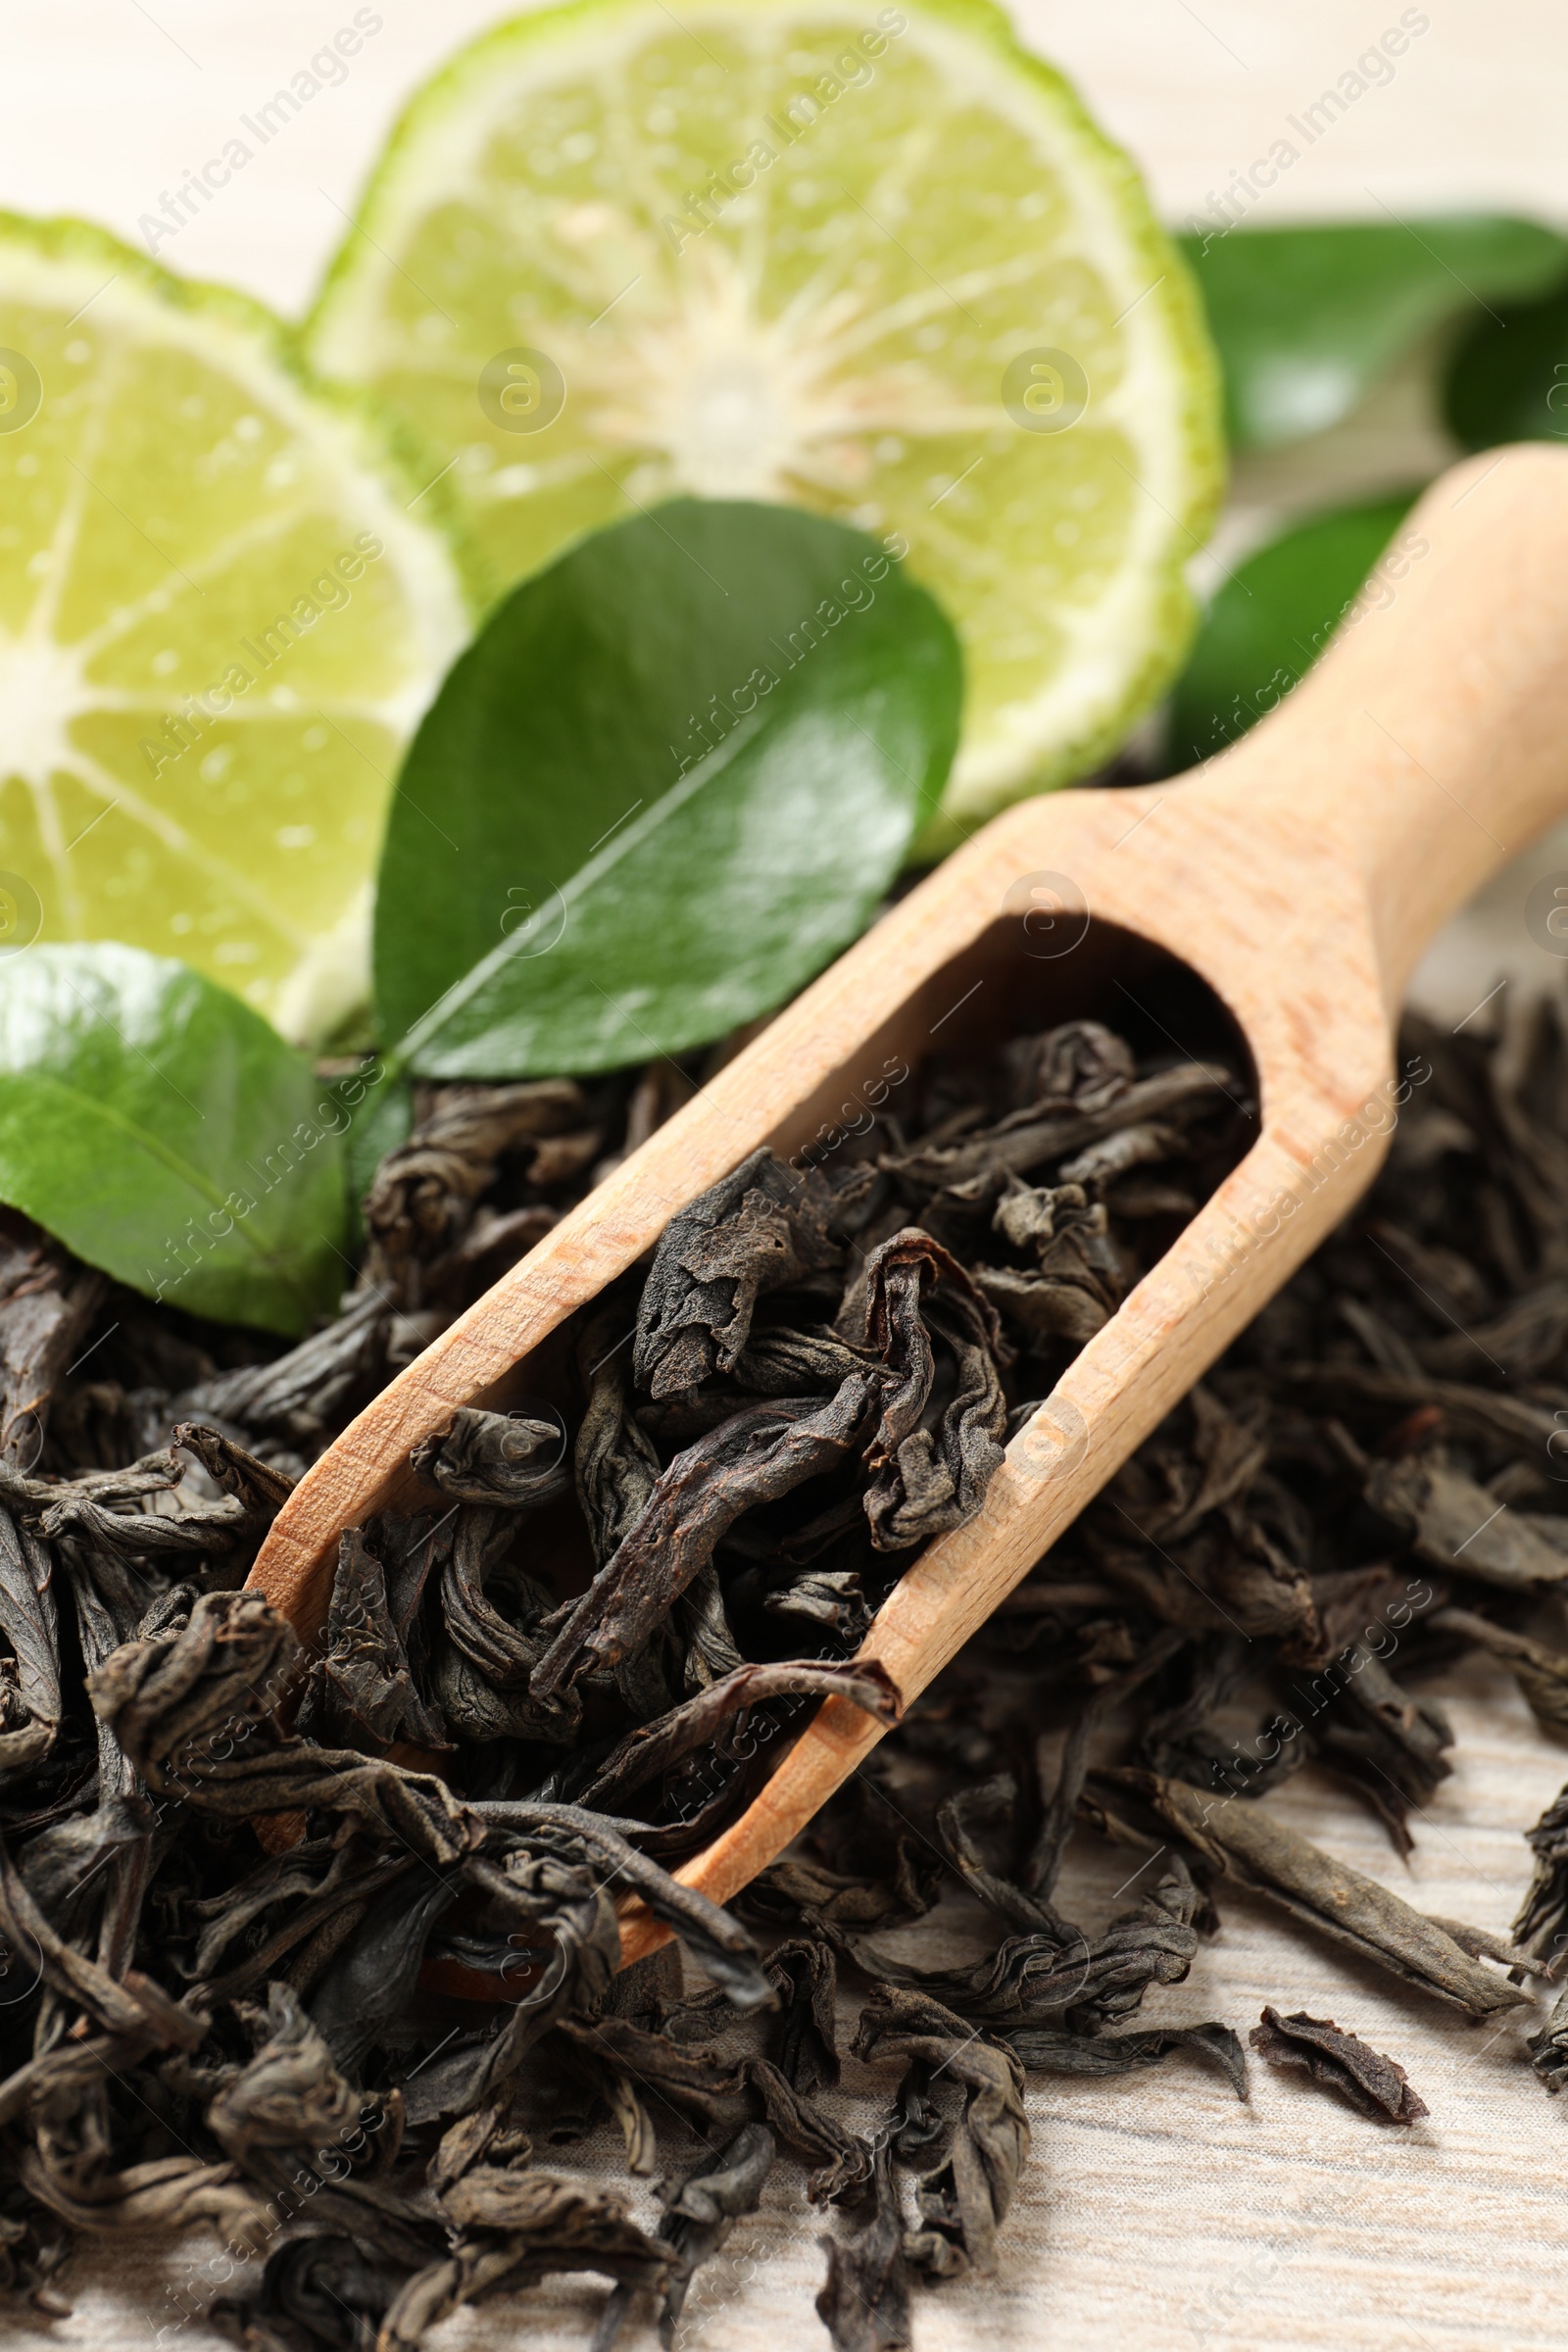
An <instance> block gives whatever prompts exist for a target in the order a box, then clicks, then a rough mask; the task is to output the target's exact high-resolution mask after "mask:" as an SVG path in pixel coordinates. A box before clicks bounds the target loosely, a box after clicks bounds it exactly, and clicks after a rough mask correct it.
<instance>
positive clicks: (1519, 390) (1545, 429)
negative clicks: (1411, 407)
mask: <svg viewBox="0 0 1568 2352" xmlns="http://www.w3.org/2000/svg"><path fill="white" fill-rule="evenodd" d="M1443 405H1444V412H1445V415H1446V418H1447V423H1448V429H1449V431H1450V432H1451V433H1452V434H1453V435H1454V438H1455V439H1456V440H1459V441H1462V442H1463V443H1464V446H1465V448H1466V449H1491V448H1493V447H1494V446H1495V444H1496V443H1497V442H1499V441H1561V440H1565V439H1568V286H1561V287H1558V288H1556V289H1555V290H1554V291H1553V292H1552V293H1550V294H1548V295H1547V296H1546V298H1545V300H1544V301H1543V302H1530V303H1514V304H1510V305H1508V306H1507V307H1506V308H1504V309H1502V310H1501V311H1500V312H1499V313H1498V315H1497V316H1496V317H1495V318H1484V319H1477V321H1476V323H1475V325H1474V326H1473V327H1472V328H1471V330H1470V332H1469V333H1468V335H1466V337H1465V338H1464V341H1463V342H1462V343H1461V344H1460V346H1459V348H1458V350H1457V351H1456V352H1455V353H1454V355H1453V358H1452V360H1451V361H1450V363H1449V367H1448V375H1447V381H1446V385H1445V387H1444V403H1443Z"/></svg>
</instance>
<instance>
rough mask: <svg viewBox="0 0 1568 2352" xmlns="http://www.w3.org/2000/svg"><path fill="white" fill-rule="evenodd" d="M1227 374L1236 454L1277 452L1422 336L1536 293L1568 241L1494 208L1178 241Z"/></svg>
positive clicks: (1564, 259) (1333, 418)
mask: <svg viewBox="0 0 1568 2352" xmlns="http://www.w3.org/2000/svg"><path fill="white" fill-rule="evenodd" d="M1181 243H1182V247H1183V250H1184V252H1185V253H1186V255H1187V258H1188V260H1189V261H1190V262H1191V263H1192V265H1193V268H1194V270H1196V272H1197V275H1198V282H1199V284H1200V286H1201V288H1202V291H1203V300H1204V304H1205V306H1206V308H1207V312H1208V321H1209V326H1210V329H1211V331H1212V333H1213V336H1214V340H1215V342H1216V343H1217V344H1218V346H1219V351H1220V357H1221V360H1222V363H1223V366H1224V370H1225V407H1226V422H1227V427H1228V430H1229V432H1230V436H1231V440H1232V442H1233V444H1234V445H1235V447H1237V448H1238V449H1277V448H1279V447H1281V446H1282V445H1283V444H1285V443H1286V442H1290V441H1296V440H1299V439H1300V438H1302V437H1303V436H1304V435H1306V434H1309V433H1318V432H1322V431H1324V430H1326V428H1327V427H1328V426H1330V425H1333V424H1338V423H1339V422H1340V420H1341V419H1342V418H1343V417H1348V415H1349V414H1350V412H1351V411H1352V410H1353V409H1354V408H1355V407H1356V406H1357V404H1358V403H1359V402H1360V401H1361V400H1362V399H1364V398H1365V396H1366V394H1367V393H1368V392H1369V391H1370V390H1371V389H1372V387H1373V385H1374V384H1376V383H1377V382H1378V381H1379V379H1380V378H1381V377H1382V376H1384V375H1386V374H1387V373H1388V371H1389V370H1390V369H1391V368H1393V367H1394V366H1395V365H1396V364H1397V362H1398V361H1399V360H1400V359H1401V358H1402V357H1403V356H1404V355H1405V353H1406V352H1408V351H1410V350H1411V349H1412V348H1413V347H1414V346H1415V345H1416V344H1418V343H1419V342H1420V341H1421V340H1422V339H1423V337H1425V336H1426V335H1428V334H1430V333H1431V332H1432V331H1433V330H1434V329H1435V328H1437V327H1439V326H1441V325H1443V324H1444V323H1445V322H1446V321H1447V320H1449V319H1463V318H1466V317H1467V316H1470V315H1472V314H1473V315H1475V316H1478V317H1480V318H1482V319H1487V320H1488V323H1491V320H1490V319H1488V314H1489V313H1492V314H1495V313H1497V312H1498V310H1499V308H1500V306H1501V305H1502V304H1503V303H1504V302H1508V301H1517V300H1519V299H1520V298H1522V297H1526V296H1533V295H1540V294H1543V293H1544V292H1545V290H1546V289H1547V288H1548V287H1552V286H1554V285H1556V284H1557V282H1558V281H1559V280H1560V279H1561V278H1562V277H1563V275H1564V273H1565V271H1568V239H1564V238H1563V237H1560V236H1558V235H1557V233H1556V232H1555V230H1553V229H1549V228H1544V227H1543V226H1541V224H1540V223H1539V222H1537V221H1517V220H1512V219H1510V218H1508V217H1507V216H1505V215H1501V214H1495V215H1494V214H1484V213H1482V214H1474V215H1462V216H1455V217H1453V218H1450V219H1432V218H1427V219H1421V220H1416V221H1410V222H1409V223H1405V222H1402V221H1393V220H1389V221H1346V222H1344V223H1334V224H1328V225H1314V226H1311V227H1299V228H1297V227H1293V228H1256V229H1250V228H1246V227H1239V228H1237V229H1235V230H1232V231H1230V232H1227V233H1218V234H1215V235H1213V236H1210V237H1206V238H1198V237H1184V238H1183V239H1182V240H1181Z"/></svg>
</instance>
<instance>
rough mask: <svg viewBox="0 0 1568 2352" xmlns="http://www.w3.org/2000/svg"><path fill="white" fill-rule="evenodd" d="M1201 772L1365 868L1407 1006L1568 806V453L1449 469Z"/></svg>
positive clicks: (1384, 945)
mask: <svg viewBox="0 0 1568 2352" xmlns="http://www.w3.org/2000/svg"><path fill="white" fill-rule="evenodd" d="M1259 686H1260V690H1261V691H1267V689H1266V688H1263V687H1262V682H1261V681H1260V682H1259ZM1193 784H1194V788H1195V789H1196V790H1197V791H1199V792H1201V793H1202V794H1204V795H1205V796H1208V795H1212V796H1213V797H1214V798H1215V799H1216V801H1223V802H1225V803H1227V804H1229V805H1231V806H1233V807H1234V806H1236V805H1237V804H1241V805H1242V806H1245V807H1248V808H1250V809H1251V810H1252V812H1253V813H1254V814H1255V815H1256V817H1257V819H1258V821H1259V823H1260V825H1266V826H1267V828H1268V830H1269V832H1270V834H1271V835H1272V836H1273V837H1274V838H1275V839H1276V840H1277V841H1279V842H1281V843H1289V842H1290V841H1292V840H1293V839H1294V840H1296V841H1297V842H1299V844H1300V845H1301V847H1302V850H1303V853H1315V854H1316V855H1318V856H1321V854H1322V853H1323V851H1325V850H1329V851H1332V852H1333V853H1335V854H1336V855H1337V857H1338V858H1340V859H1341V860H1343V862H1344V863H1345V864H1346V865H1347V866H1348V868H1349V869H1350V870H1352V871H1353V872H1355V873H1357V874H1359V875H1360V876H1361V877H1362V879H1363V881H1364V885H1365V889H1366V894H1367V901H1368V911H1369V916H1370V921H1371V926H1372V932H1373V937H1374V939H1375V941H1376V943H1377V949H1378V956H1379V960H1380V964H1381V968H1382V974H1383V981H1384V989H1385V995H1386V997H1387V1001H1388V1003H1389V1005H1390V1008H1391V1010H1392V1009H1393V1008H1394V1007H1396V1006H1397V1005H1398V1003H1399V1001H1400V1000H1401V998H1402V996H1403V994H1404V987H1405V983H1406V982H1407V980H1408V979H1409V976H1410V973H1411V971H1412V970H1413V968H1414V966H1415V964H1416V963H1417V962H1418V961H1419V959H1420V957H1421V956H1422V954H1423V953H1424V952H1425V950H1426V948H1427V947H1428V946H1429V945H1430V943H1431V941H1432V939H1433V937H1434V935H1435V934H1436V932H1437V931H1438V930H1439V929H1440V928H1441V926H1442V924H1443V923H1444V922H1445V921H1446V918H1447V917H1448V916H1449V915H1450V914H1452V913H1453V912H1454V911H1455V910H1456V909H1457V908H1458V907H1461V906H1462V905H1463V904H1464V903H1465V901H1466V900H1467V899H1469V898H1471V897H1472V896H1473V895H1474V893H1475V892H1476V891H1477V890H1478V889H1479V888H1480V887H1481V885H1482V884H1483V883H1484V882H1485V881H1486V880H1487V879H1488V877H1489V876H1490V875H1491V874H1493V873H1494V872H1495V870H1496V869H1497V867H1498V866H1500V865H1502V864H1504V863H1505V862H1506V861H1507V860H1508V859H1509V858H1512V857H1514V856H1516V855H1517V854H1518V852H1519V851H1521V850H1523V849H1525V848H1526V847H1528V845H1529V843H1530V842H1531V841H1532V840H1533V839H1534V838H1535V836H1536V835H1537V834H1539V833H1540V832H1541V831H1542V830H1543V829H1544V827H1545V826H1546V825H1547V824H1549V823H1550V821H1551V820H1552V818H1554V817H1558V816H1562V815H1565V814H1568V449H1556V448H1552V447H1550V446H1549V445H1547V444H1545V443H1540V442H1524V443H1519V444H1517V445H1515V446H1513V447H1511V448H1507V449H1502V450H1488V451H1485V452H1484V453H1483V454H1482V455H1481V456H1479V457H1476V458H1471V459H1469V460H1467V461H1466V462H1465V463H1464V464H1462V465H1459V466H1453V467H1452V468H1451V469H1450V470H1449V471H1448V472H1446V473H1445V474H1443V475H1441V476H1440V477H1439V479H1438V480H1437V481H1436V482H1434V483H1433V484H1432V486H1431V488H1430V489H1429V490H1428V491H1427V492H1426V493H1425V495H1424V496H1423V497H1422V499H1421V500H1420V502H1419V503H1418V505H1417V506H1416V507H1415V508H1414V509H1413V511H1412V512H1411V514H1410V515H1408V516H1407V517H1406V519H1405V521H1404V523H1403V524H1402V525H1401V526H1400V528H1399V529H1398V530H1397V532H1396V533H1395V536H1394V538H1393V540H1392V541H1391V543H1390V545H1389V547H1388V548H1387V549H1386V550H1385V552H1384V554H1383V556H1382V557H1381V558H1380V559H1379V561H1378V563H1377V564H1376V565H1375V566H1374V568H1373V570H1372V573H1371V575H1370V577H1369V579H1368V582H1367V584H1366V586H1365V588H1364V589H1363V590H1362V592H1361V595H1360V597H1359V598H1358V599H1357V601H1356V603H1355V604H1354V605H1353V606H1352V607H1351V610H1350V612H1349V613H1348V615H1347V616H1346V618H1345V619H1344V621H1343V622H1342V623H1341V625H1340V628H1339V631H1338V634H1337V635H1336V637H1335V639H1334V641H1333V643H1332V644H1331V646H1330V648H1329V650H1328V652H1327V654H1326V655H1325V656H1324V659H1323V660H1322V662H1320V663H1319V664H1318V665H1317V667H1316V668H1315V669H1313V670H1311V671H1310V672H1309V673H1308V675H1307V676H1306V677H1305V678H1304V679H1303V680H1302V682H1301V684H1300V685H1299V686H1298V687H1297V688H1296V689H1295V690H1294V691H1293V692H1292V693H1290V694H1289V695H1288V696H1287V698H1286V699H1285V700H1284V701H1283V702H1282V703H1281V704H1280V706H1279V708H1278V709H1277V710H1276V711H1273V712H1271V714H1270V715H1269V716H1268V717H1267V718H1265V719H1264V720H1263V721H1262V723H1261V724H1260V725H1258V726H1256V727H1254V728H1253V729H1252V730H1251V732H1250V734H1249V735H1247V736H1245V737H1244V738H1243V739H1242V741H1241V742H1240V743H1239V744H1237V745H1236V746H1235V747H1234V749H1233V750H1231V751H1229V752H1226V753H1224V754H1222V755H1221V757H1220V758H1219V759H1218V760H1215V761H1213V762H1212V763H1211V765H1210V766H1209V767H1208V768H1207V770H1206V771H1205V772H1204V773H1203V775H1202V776H1201V780H1200V779H1199V778H1195V779H1194V780H1193ZM1565 904H1568V900H1565Z"/></svg>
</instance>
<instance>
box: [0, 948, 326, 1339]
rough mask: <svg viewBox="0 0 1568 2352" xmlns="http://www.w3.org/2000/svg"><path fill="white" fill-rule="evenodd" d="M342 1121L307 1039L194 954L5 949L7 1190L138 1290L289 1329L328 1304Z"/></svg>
mask: <svg viewBox="0 0 1568 2352" xmlns="http://www.w3.org/2000/svg"><path fill="white" fill-rule="evenodd" d="M340 1127H341V1114H340V1113H339V1111H338V1110H337V1107H336V1105H335V1104H334V1103H332V1102H331V1101H330V1100H329V1099H328V1098H327V1096H326V1090H325V1089H324V1088H323V1087H321V1086H319V1085H318V1083H317V1081H316V1079H315V1078H314V1076H313V1075H312V1071H311V1065H310V1063H309V1061H308V1060H307V1059H306V1058H305V1056H304V1054H296V1053H295V1052H294V1050H293V1048H292V1047H290V1046H286V1045H284V1043H283V1041H282V1039H281V1038H280V1037H279V1036H278V1035H277V1033H276V1031H275V1030H273V1029H272V1028H270V1026H269V1024H268V1023H267V1022H266V1021H264V1020H263V1019H262V1017H261V1015H260V1014H259V1013H255V1012H252V1011H251V1010H250V1008H249V1006H248V1005H242V1004H241V1003H240V1001H239V999H238V998H237V997H231V996H230V995H229V994H228V992H227V991H226V990H225V989H221V988H218V987H216V986H215V985H214V984H213V982H212V981H210V980H207V979H204V978H203V976H202V975H201V974H200V973H199V972H194V971H192V970H191V969H190V968H189V966H188V965H186V964H183V963H175V962H172V961H170V960H168V959H167V958H165V957H164V956H149V955H147V954H145V953H144V952H143V951H142V950H141V949H140V948H126V947H119V946H115V945H111V944H107V943H101V944H98V945H95V946H91V947H31V948H26V949H24V950H22V951H21V952H19V953H17V954H15V955H12V956H7V957H5V958H4V959H3V960H0V1200H3V1201H7V1202H8V1203H9V1204H10V1205H11V1206H13V1207H15V1208H20V1209H23V1210H24V1211H25V1213H26V1214H27V1215H28V1216H29V1217H32V1218H35V1219H36V1221H37V1222H38V1223H39V1224H40V1225H42V1226H44V1227H45V1228H46V1229H47V1230H48V1231H49V1232H50V1233H52V1234H55V1235H57V1236H58V1238H59V1239H60V1240H61V1241H63V1242H64V1243H66V1244H67V1246H68V1247H69V1248H70V1249H72V1250H74V1251H75V1252H76V1254H77V1256H78V1257H83V1258H85V1259H86V1260H87V1262H88V1264H89V1265H94V1266H102V1267H103V1268H104V1270H105V1272H106V1273H109V1274H114V1275H117V1276H118V1277H119V1279H120V1280H121V1281H122V1282H125V1283H129V1284H130V1285H131V1287H132V1288H133V1289H135V1290H138V1291H145V1292H147V1293H148V1294H149V1295H150V1296H151V1297H153V1298H155V1299H169V1300H171V1301H172V1303H173V1304H174V1305H176V1306H182V1307H186V1308H188V1309H189V1310H190V1311H191V1312H192V1313H193V1314H200V1315H211V1316H214V1317H216V1318H217V1319H219V1320H221V1321H223V1322H230V1323H254V1324H259V1325H260V1326H261V1327H262V1328H263V1329H264V1330H267V1331H279V1332H285V1333H288V1334H290V1335H293V1334H296V1333H299V1332H302V1331H304V1330H305V1329H306V1328H307V1327H308V1325H309V1324H310V1322H311V1321H312V1319H313V1318H314V1317H315V1316H317V1315H319V1314H322V1313H327V1312H329V1311H330V1310H331V1309H332V1308H333V1307H334V1306H335V1305H336V1303H337V1299H338V1297H339V1295H340V1293H341V1291H342V1288H343V1274H344V1263H343V1260H342V1259H341V1258H340V1257H339V1256H338V1254H337V1251H338V1248H339V1247H340V1246H341V1243H342V1240H343V1233H344V1192H343V1152H342V1143H341V1137H340V1132H339V1130H340Z"/></svg>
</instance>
